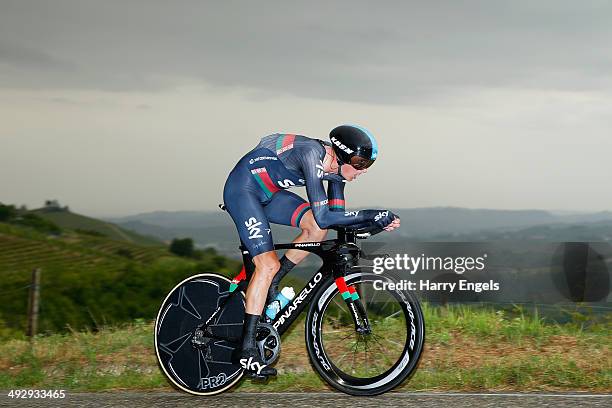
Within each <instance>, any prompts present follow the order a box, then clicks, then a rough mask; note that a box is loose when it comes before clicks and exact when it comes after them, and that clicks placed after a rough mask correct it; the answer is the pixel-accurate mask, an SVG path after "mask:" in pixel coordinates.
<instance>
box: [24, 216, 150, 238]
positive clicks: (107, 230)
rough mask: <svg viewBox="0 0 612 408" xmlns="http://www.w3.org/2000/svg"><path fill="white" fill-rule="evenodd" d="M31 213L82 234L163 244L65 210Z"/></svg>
mask: <svg viewBox="0 0 612 408" xmlns="http://www.w3.org/2000/svg"><path fill="white" fill-rule="evenodd" d="M30 212H31V213H34V214H36V215H38V216H40V217H42V218H44V219H47V220H49V221H51V222H53V223H55V224H56V225H57V226H59V227H60V228H66V229H71V230H76V231H81V232H94V233H98V234H101V235H103V236H105V237H107V238H110V239H114V240H118V241H125V242H129V243H133V244H139V245H161V244H162V242H161V241H160V240H159V238H156V237H154V236H145V235H142V234H141V233H139V232H137V230H129V229H123V228H121V227H119V226H117V225H115V224H112V223H110V222H106V221H102V220H98V219H96V218H91V217H87V216H84V215H80V214H75V213H73V212H70V211H69V210H67V209H64V208H62V209H55V208H39V209H36V210H32V211H30Z"/></svg>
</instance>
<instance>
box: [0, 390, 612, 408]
mask: <svg viewBox="0 0 612 408" xmlns="http://www.w3.org/2000/svg"><path fill="white" fill-rule="evenodd" d="M26 406H27V407H92V408H93V407H95V408H102V407H129V408H151V407H172V408H180V407H207V408H213V407H222V408H232V407H242V408H255V407H278V408H281V407H282V408H301V407H308V408H312V407H317V408H318V407H334V408H336V407H351V408H355V407H359V408H370V407H371V408H382V407H418V408H438V407H443V408H452V407H461V408H463V407H487V408H489V407H490V408H510V407H554V408H560V407H572V408H582V407H611V406H612V394H609V395H604V394H587V393H585V394H580V393H577V394H569V393H568V394H563V393H561V394H552V393H551V394H540V393H524V394H520V393H508V394H505V393H499V394H477V393H395V392H393V393H387V394H385V395H380V396H377V397H351V396H349V395H345V394H342V393H339V392H326V393H226V394H222V395H219V396H212V397H196V396H191V395H187V394H184V393H179V392H174V393H170V392H132V391H130V392H103V393H102V392H101V393H73V392H68V393H67V395H66V398H65V399H63V400H50V399H36V400H35V399H20V400H15V399H10V398H8V397H7V392H4V391H3V395H2V397H0V407H26Z"/></svg>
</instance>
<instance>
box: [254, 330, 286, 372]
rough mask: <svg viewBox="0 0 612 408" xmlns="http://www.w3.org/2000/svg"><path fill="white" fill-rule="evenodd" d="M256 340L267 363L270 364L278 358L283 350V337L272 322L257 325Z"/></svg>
mask: <svg viewBox="0 0 612 408" xmlns="http://www.w3.org/2000/svg"><path fill="white" fill-rule="evenodd" d="M255 341H256V343H257V349H258V350H259V354H260V355H261V358H262V360H263V362H264V363H265V364H267V365H270V364H272V363H274V362H275V361H276V360H277V359H278V356H279V355H280V351H281V339H280V335H279V334H278V331H276V329H275V328H274V327H273V326H272V325H271V324H268V323H259V324H258V325H257V335H256V336H255Z"/></svg>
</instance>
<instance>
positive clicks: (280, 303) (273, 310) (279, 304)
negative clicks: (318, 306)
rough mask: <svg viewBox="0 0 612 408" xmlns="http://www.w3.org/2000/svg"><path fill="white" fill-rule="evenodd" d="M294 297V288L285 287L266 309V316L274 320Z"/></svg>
mask: <svg viewBox="0 0 612 408" xmlns="http://www.w3.org/2000/svg"><path fill="white" fill-rule="evenodd" d="M294 297H295V291H294V290H293V288H292V287H290V286H285V287H284V288H283V289H282V290H281V291H280V293H279V294H278V295H277V296H276V298H275V299H274V300H273V301H272V302H270V304H269V305H268V307H267V308H266V316H268V317H269V318H270V319H274V318H275V317H276V315H277V314H278V312H280V311H281V310H282V309H283V308H284V307H285V306H287V305H288V304H289V302H291V301H292V300H293V298H294Z"/></svg>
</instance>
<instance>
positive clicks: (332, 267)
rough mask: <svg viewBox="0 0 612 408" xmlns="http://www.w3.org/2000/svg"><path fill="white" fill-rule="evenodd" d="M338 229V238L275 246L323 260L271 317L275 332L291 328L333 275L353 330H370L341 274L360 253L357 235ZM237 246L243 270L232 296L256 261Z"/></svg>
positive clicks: (245, 281) (245, 282)
mask: <svg viewBox="0 0 612 408" xmlns="http://www.w3.org/2000/svg"><path fill="white" fill-rule="evenodd" d="M337 231H338V238H337V239H332V240H326V241H321V242H303V243H290V244H275V245H274V250H288V249H298V250H301V251H307V252H311V253H313V254H315V255H317V256H319V257H320V258H321V259H322V260H323V265H322V266H321V267H320V268H319V269H318V270H317V271H316V272H315V274H314V275H313V276H312V278H311V279H310V280H309V281H308V282H307V283H306V285H305V286H304V287H303V288H302V290H301V291H300V292H299V293H298V294H297V295H296V296H295V297H294V298H293V300H292V301H291V302H290V303H289V304H288V305H287V306H285V308H283V309H282V310H281V311H280V312H279V313H278V315H277V316H276V317H275V318H274V320H272V321H271V322H270V324H272V326H273V327H274V328H275V329H276V330H277V331H278V333H279V335H282V334H283V333H284V332H285V331H287V329H289V327H291V325H292V324H293V322H294V321H295V319H297V318H298V316H299V315H300V314H301V313H302V312H303V311H304V308H305V307H306V306H307V305H308V304H309V303H310V301H311V299H312V297H313V296H314V295H315V293H316V292H317V291H318V290H319V289H320V288H321V287H322V286H323V284H324V283H325V282H327V280H328V279H327V278H329V277H333V278H334V279H335V280H336V284H337V285H338V287H339V290H343V298H344V300H345V302H346V303H347V305H348V307H349V309H350V311H351V315H352V316H353V320H354V323H355V329H356V330H359V331H362V332H368V331H369V321H368V319H367V316H366V313H365V310H364V308H363V306H362V305H361V301H360V300H359V294H357V293H356V291H355V289H354V288H347V287H346V284H345V283H344V276H346V272H347V270H348V269H349V268H350V266H349V264H350V263H351V261H353V260H357V259H358V258H359V254H360V252H361V251H360V249H359V247H358V246H357V244H356V234H355V233H351V232H347V231H345V230H342V229H338V230H337ZM240 249H241V251H242V258H243V269H242V271H241V272H240V273H239V274H238V275H237V276H236V278H234V280H233V281H232V283H233V284H234V285H235V286H234V287H233V288H232V289H230V290H232V295H233V294H234V293H237V292H238V291H241V290H242V291H244V290H246V288H247V287H248V284H249V282H250V280H251V277H252V276H253V273H254V271H255V264H254V263H253V258H252V257H251V255H250V254H249V252H248V251H247V250H246V248H245V247H244V246H243V245H241V246H240ZM347 293H348V295H347ZM232 295H230V296H228V298H226V300H225V301H224V302H223V303H222V304H220V305H219V307H218V308H217V309H216V310H215V312H213V314H212V315H211V316H210V317H209V318H208V319H207V320H206V322H205V323H204V324H203V325H202V326H201V329H202V330H204V329H206V327H207V326H208V325H209V324H210V322H212V321H213V320H214V318H215V317H216V316H217V315H218V314H219V313H220V311H221V310H223V307H224V306H225V303H226V302H227V301H228V300H229V299H230V298H231V296H232Z"/></svg>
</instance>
